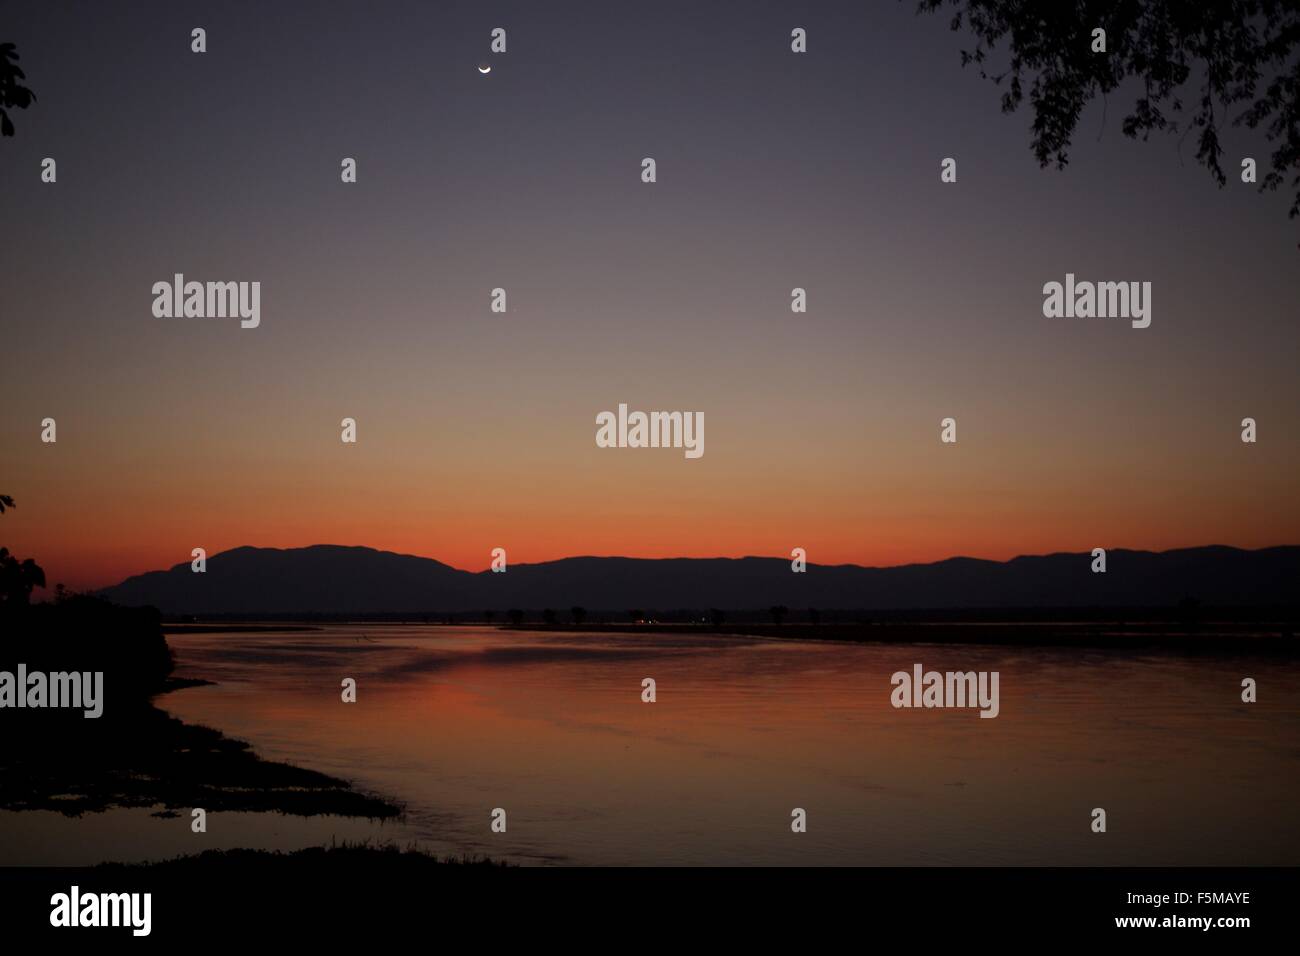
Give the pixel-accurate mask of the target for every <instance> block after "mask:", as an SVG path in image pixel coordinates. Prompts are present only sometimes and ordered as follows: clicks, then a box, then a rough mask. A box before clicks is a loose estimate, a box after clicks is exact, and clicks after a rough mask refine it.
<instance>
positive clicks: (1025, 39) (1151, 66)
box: [919, 0, 1300, 217]
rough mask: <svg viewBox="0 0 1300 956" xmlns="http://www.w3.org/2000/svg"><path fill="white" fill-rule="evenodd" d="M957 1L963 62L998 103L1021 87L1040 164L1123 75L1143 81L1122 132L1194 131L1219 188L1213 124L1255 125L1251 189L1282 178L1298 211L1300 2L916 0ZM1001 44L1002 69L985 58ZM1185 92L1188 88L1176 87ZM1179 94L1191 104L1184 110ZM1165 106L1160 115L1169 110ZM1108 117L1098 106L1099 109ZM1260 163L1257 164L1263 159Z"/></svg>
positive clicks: (1008, 103)
mask: <svg viewBox="0 0 1300 956" xmlns="http://www.w3.org/2000/svg"><path fill="white" fill-rule="evenodd" d="M949 6H951V7H954V8H956V9H955V12H954V13H953V16H952V20H951V26H952V29H953V30H961V29H962V28H963V27H965V28H967V29H969V31H970V32H971V33H972V34H973V35H974V40H975V47H974V49H972V50H963V51H962V53H961V61H962V65H963V66H964V65H966V64H971V63H973V64H974V65H975V66H976V67H977V68H978V70H979V75H980V76H981V77H982V78H984V79H988V80H992V81H993V83H994V84H996V85H998V86H999V87H1001V86H1002V85H1003V82H1004V81H1005V82H1006V85H1005V88H1004V89H1003V93H1002V111H1003V112H1004V113H1011V112H1014V111H1015V110H1016V109H1017V108H1018V107H1019V106H1020V104H1021V103H1022V102H1023V100H1024V98H1025V95H1026V93H1028V96H1029V102H1030V105H1031V107H1032V108H1033V111H1034V122H1033V127H1032V129H1033V139H1032V141H1031V145H1032V148H1033V151H1034V156H1035V157H1036V158H1037V159H1038V163H1039V165H1040V166H1047V165H1048V164H1049V163H1055V164H1056V167H1057V168H1058V169H1061V168H1063V167H1064V166H1065V165H1066V163H1067V162H1068V155H1067V150H1068V148H1069V146H1070V142H1071V140H1072V138H1073V137H1074V133H1075V129H1076V128H1077V127H1078V124H1079V117H1080V114H1081V113H1082V112H1083V108H1084V106H1085V105H1086V104H1087V103H1088V101H1089V100H1091V99H1093V98H1094V97H1095V96H1096V95H1097V94H1098V93H1100V94H1101V95H1102V98H1103V103H1104V100H1105V96H1106V94H1108V93H1112V92H1114V91H1115V90H1116V89H1118V88H1119V86H1120V85H1121V83H1123V82H1124V81H1125V80H1126V79H1127V78H1128V77H1130V76H1131V77H1133V78H1134V79H1135V80H1136V82H1137V83H1139V84H1141V93H1140V95H1139V96H1138V97H1137V101H1136V103H1135V104H1134V106H1133V109H1132V111H1131V112H1130V113H1128V114H1127V115H1126V116H1125V117H1124V119H1123V122H1122V124H1121V129H1122V130H1123V133H1124V135H1125V136H1129V137H1134V138H1136V137H1141V138H1142V139H1143V140H1145V139H1147V138H1148V136H1149V135H1150V134H1151V132H1152V131H1153V130H1156V131H1165V132H1170V133H1177V132H1179V131H1180V130H1182V131H1184V133H1187V132H1191V131H1192V130H1199V133H1198V134H1197V148H1196V158H1197V160H1198V161H1199V162H1200V163H1201V165H1203V166H1205V168H1206V169H1208V170H1209V172H1210V175H1211V176H1213V177H1214V179H1215V180H1217V181H1218V183H1219V185H1220V186H1223V184H1224V183H1225V182H1226V178H1227V177H1226V175H1225V174H1224V171H1223V169H1222V167H1221V166H1220V158H1221V157H1222V155H1223V149H1222V147H1221V146H1220V145H1219V130H1220V125H1221V123H1222V122H1223V121H1225V120H1228V113H1229V110H1230V108H1231V107H1233V106H1234V105H1237V104H1241V105H1242V109H1241V110H1240V111H1239V112H1238V113H1237V114H1236V115H1235V116H1233V117H1231V120H1230V123H1231V125H1232V126H1234V127H1239V126H1242V125H1245V126H1246V127H1248V128H1250V129H1252V130H1253V129H1257V128H1260V127H1262V128H1263V129H1264V133H1265V136H1266V137H1267V138H1268V140H1269V142H1270V143H1273V144H1274V150H1273V155H1272V157H1271V162H1272V168H1271V169H1270V170H1269V171H1268V172H1267V174H1265V175H1264V176H1262V177H1261V178H1260V180H1259V188H1260V189H1261V190H1263V189H1277V188H1278V187H1279V186H1281V185H1284V184H1285V183H1286V182H1287V179H1288V178H1290V183H1291V186H1292V187H1294V188H1296V194H1295V197H1294V200H1293V202H1292V204H1291V209H1290V215H1291V216H1292V217H1295V216H1297V215H1300V58H1296V57H1294V52H1295V47H1296V44H1297V42H1298V41H1300V4H1297V3H1296V2H1295V0H1197V2H1195V3H1189V2H1186V0H920V3H919V9H920V10H921V11H926V12H935V11H940V10H943V9H944V8H946V7H949ZM1098 27H1100V28H1102V29H1104V30H1105V31H1106V52H1105V53H1093V52H1092V31H1093V30H1094V29H1096V28H1098ZM1003 41H1005V43H1006V48H1007V58H1006V60H1005V62H1004V63H1003V65H1002V67H1001V68H997V69H995V68H993V67H991V66H989V65H988V63H989V59H990V55H991V53H992V51H993V49H994V47H996V46H997V45H998V44H999V43H1001V42H1003ZM1189 83H1190V84H1191V89H1188V90H1186V92H1184V87H1187V86H1188V85H1189ZM1184 96H1186V97H1187V102H1188V103H1189V104H1190V109H1186V110H1185V109H1184ZM1166 110H1167V111H1168V112H1166ZM1103 116H1104V114H1103ZM1261 165H1262V164H1261Z"/></svg>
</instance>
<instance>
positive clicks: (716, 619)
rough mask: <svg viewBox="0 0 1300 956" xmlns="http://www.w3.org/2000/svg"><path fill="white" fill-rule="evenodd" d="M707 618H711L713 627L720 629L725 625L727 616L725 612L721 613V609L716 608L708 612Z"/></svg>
mask: <svg viewBox="0 0 1300 956" xmlns="http://www.w3.org/2000/svg"><path fill="white" fill-rule="evenodd" d="M709 616H710V617H711V618H713V626H714V627H722V625H723V624H724V623H726V620H727V615H726V613H725V612H723V610H722V608H717V607H715V608H713V609H712V610H710V611H709Z"/></svg>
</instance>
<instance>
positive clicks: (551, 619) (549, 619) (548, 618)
mask: <svg viewBox="0 0 1300 956" xmlns="http://www.w3.org/2000/svg"><path fill="white" fill-rule="evenodd" d="M542 620H543V621H545V622H546V623H547V624H554V623H555V621H556V617H555V609H554V608H550V607H548V608H547V609H546V610H544V611H542Z"/></svg>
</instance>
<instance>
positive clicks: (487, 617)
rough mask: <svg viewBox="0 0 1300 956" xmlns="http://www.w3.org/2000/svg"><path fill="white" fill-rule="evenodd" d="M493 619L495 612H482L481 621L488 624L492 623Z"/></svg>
mask: <svg viewBox="0 0 1300 956" xmlns="http://www.w3.org/2000/svg"><path fill="white" fill-rule="evenodd" d="M495 617H496V612H495V611H484V612H483V620H485V621H487V622H488V623H489V624H491V623H492V620H493V618H495Z"/></svg>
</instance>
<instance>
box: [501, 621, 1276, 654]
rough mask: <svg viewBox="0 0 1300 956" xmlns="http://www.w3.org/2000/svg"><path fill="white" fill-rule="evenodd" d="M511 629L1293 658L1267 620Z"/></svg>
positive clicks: (514, 628)
mask: <svg viewBox="0 0 1300 956" xmlns="http://www.w3.org/2000/svg"><path fill="white" fill-rule="evenodd" d="M505 630H511V631H542V632H545V631H565V632H577V633H583V632H590V633H603V634H610V633H614V634H665V635H678V636H683V637H685V636H692V637H697V636H704V635H723V636H731V637H755V638H763V639H765V640H786V641H838V642H845V643H852V644H971V645H982V646H1009V647H1052V648H1078V649H1080V650H1097V651H1109V652H1115V653H1143V654H1147V653H1162V652H1163V653H1178V654H1250V655H1262V656H1269V657H1272V656H1279V657H1300V639H1297V637H1296V633H1295V629H1294V625H1292V624H1290V623H1281V624H1278V623H1272V624H1270V623H1267V622H1249V623H1237V622H1231V621H1229V622H1222V623H1217V622H1202V623H1195V624H1177V623H1170V622H1139V623H1131V624H1130V623H1126V622H1123V621H1115V622H1095V621H1089V622H1079V623H1067V622H1046V623H1041V622H1039V623H1034V622H986V621H979V622H965V623H963V622H942V621H941V622H930V623H925V622H906V623H899V622H890V623H878V624H876V623H865V624H839V623H835V624H808V623H794V624H757V623H749V624H744V623H742V624H726V623H724V624H719V625H714V624H671V623H670V624H659V623H654V624H556V625H546V624H520V625H517V626H506V627H505Z"/></svg>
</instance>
